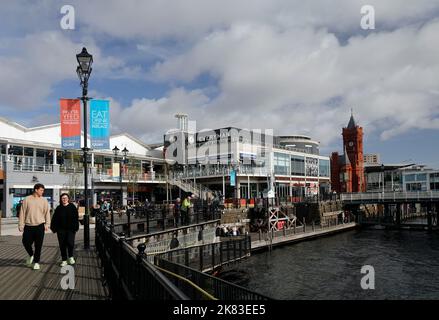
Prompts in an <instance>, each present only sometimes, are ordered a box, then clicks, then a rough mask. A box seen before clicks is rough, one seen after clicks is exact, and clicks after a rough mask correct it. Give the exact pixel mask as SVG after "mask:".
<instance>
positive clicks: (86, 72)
mask: <svg viewBox="0 0 439 320" xmlns="http://www.w3.org/2000/svg"><path fill="white" fill-rule="evenodd" d="M76 60H77V61H78V67H77V68H76V73H77V74H78V78H79V80H80V84H81V87H82V97H81V98H80V99H81V100H82V103H83V105H84V148H82V151H83V163H84V197H85V215H84V249H89V248H90V215H89V207H90V202H89V200H90V199H89V198H90V196H89V193H88V152H89V150H90V149H89V148H88V147H87V101H88V100H89V98H88V97H87V93H88V78H90V74H91V71H92V68H91V65H92V64H93V56H92V55H91V54H89V53H88V52H87V49H86V48H82V51H81V53H79V54H77V55H76Z"/></svg>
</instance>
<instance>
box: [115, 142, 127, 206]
mask: <svg viewBox="0 0 439 320" xmlns="http://www.w3.org/2000/svg"><path fill="white" fill-rule="evenodd" d="M119 151H120V149H119V148H118V147H117V146H114V148H113V153H114V158H115V159H114V160H115V161H119V163H120V173H119V182H120V205H121V206H122V204H123V188H122V186H123V183H122V173H123V169H122V165H125V164H126V163H127V162H128V160H127V156H128V152H129V151H128V149H127V148H126V147H124V148H123V150H122V154H123V156H122V158H121V159H119V158H118V155H119Z"/></svg>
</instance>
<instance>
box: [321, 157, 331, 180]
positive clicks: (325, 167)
mask: <svg viewBox="0 0 439 320" xmlns="http://www.w3.org/2000/svg"><path fill="white" fill-rule="evenodd" d="M319 175H320V177H329V160H322V159H320V160H319Z"/></svg>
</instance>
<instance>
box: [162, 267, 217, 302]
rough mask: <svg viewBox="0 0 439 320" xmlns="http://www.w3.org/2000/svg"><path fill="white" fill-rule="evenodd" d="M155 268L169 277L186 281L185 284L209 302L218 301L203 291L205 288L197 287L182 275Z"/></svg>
mask: <svg viewBox="0 0 439 320" xmlns="http://www.w3.org/2000/svg"><path fill="white" fill-rule="evenodd" d="M155 267H156V268H157V269H158V270H160V271H162V272H165V273H167V274H169V275H171V276H173V277H176V278H178V279H179V280H181V281H184V282H186V283H188V284H189V285H190V286H191V287H193V288H195V290H197V291H199V292H201V294H202V295H203V296H205V297H206V298H207V299H209V300H218V299H217V298H215V297H214V296H213V295H211V294H210V293H209V292H207V291H205V290H203V288H201V287H199V286H197V285H196V284H195V283H193V282H192V281H190V280H188V279H186V278H184V277H182V276H180V275H178V274H176V273H174V272H171V271H169V270H166V269H163V268H161V267H159V266H155Z"/></svg>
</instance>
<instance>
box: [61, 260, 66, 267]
mask: <svg viewBox="0 0 439 320" xmlns="http://www.w3.org/2000/svg"><path fill="white" fill-rule="evenodd" d="M66 265H67V261H65V260H64V261H63V262H61V263H60V264H59V266H60V267H65V266H66Z"/></svg>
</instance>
